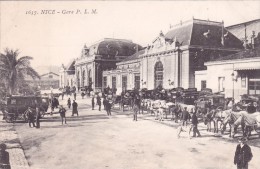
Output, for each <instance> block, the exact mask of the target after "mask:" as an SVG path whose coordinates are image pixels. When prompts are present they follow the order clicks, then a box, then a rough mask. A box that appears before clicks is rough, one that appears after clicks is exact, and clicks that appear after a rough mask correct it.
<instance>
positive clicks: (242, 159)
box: [234, 138, 253, 169]
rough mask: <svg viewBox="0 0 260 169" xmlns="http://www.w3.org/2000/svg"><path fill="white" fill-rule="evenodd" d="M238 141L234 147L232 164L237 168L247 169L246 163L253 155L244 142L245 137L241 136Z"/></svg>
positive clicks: (245, 140)
mask: <svg viewBox="0 0 260 169" xmlns="http://www.w3.org/2000/svg"><path fill="white" fill-rule="evenodd" d="M238 141H239V144H238V145H237V148H236V152H235V157H234V164H235V165H237V169H248V163H249V161H250V160H251V159H252V157H253V154H252V152H251V148H250V147H249V146H248V145H247V144H246V142H247V139H246V138H241V139H239V140H238Z"/></svg>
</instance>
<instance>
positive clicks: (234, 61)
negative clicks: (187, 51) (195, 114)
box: [195, 48, 260, 100]
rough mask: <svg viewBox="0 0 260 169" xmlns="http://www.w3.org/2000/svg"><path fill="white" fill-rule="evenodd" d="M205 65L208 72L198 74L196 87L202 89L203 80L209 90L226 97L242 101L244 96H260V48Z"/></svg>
mask: <svg viewBox="0 0 260 169" xmlns="http://www.w3.org/2000/svg"><path fill="white" fill-rule="evenodd" d="M205 65H206V66H207V70H206V71H198V72H196V86H195V87H197V88H200V87H201V86H200V84H201V80H206V81H207V87H208V88H211V89H212V90H213V92H219V93H223V94H225V97H231V98H234V99H236V100H240V98H241V96H242V95H244V94H249V95H260V48H255V49H251V50H244V51H242V52H239V53H236V54H233V55H229V56H227V57H222V58H219V59H217V60H215V61H210V62H206V63H205ZM216 70H217V71H216Z"/></svg>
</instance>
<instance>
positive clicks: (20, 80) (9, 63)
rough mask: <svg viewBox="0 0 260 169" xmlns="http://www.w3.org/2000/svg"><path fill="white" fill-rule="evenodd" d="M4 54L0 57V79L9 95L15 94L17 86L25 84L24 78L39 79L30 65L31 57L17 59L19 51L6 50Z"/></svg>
mask: <svg viewBox="0 0 260 169" xmlns="http://www.w3.org/2000/svg"><path fill="white" fill-rule="evenodd" d="M4 52H5V54H1V55H0V77H1V80H2V82H4V83H5V85H6V87H7V89H8V93H9V94H10V95H12V94H15V93H17V91H18V89H19V86H21V85H22V84H24V83H26V82H25V77H26V76H29V77H32V78H33V79H36V78H38V79H40V76H39V74H38V73H37V72H36V71H35V70H34V69H33V68H32V67H31V65H30V60H32V59H33V58H32V57H30V56H23V57H20V58H18V55H19V51H18V50H10V49H8V48H6V49H5V51H4Z"/></svg>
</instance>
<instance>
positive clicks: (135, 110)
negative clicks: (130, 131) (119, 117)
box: [133, 104, 139, 121]
mask: <svg viewBox="0 0 260 169" xmlns="http://www.w3.org/2000/svg"><path fill="white" fill-rule="evenodd" d="M138 112H139V107H138V105H137V104H134V107H133V117H134V118H133V121H137V113H138Z"/></svg>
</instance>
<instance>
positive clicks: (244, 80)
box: [241, 74, 246, 88]
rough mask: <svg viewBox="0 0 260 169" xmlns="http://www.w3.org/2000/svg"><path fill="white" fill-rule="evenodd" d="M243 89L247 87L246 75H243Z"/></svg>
mask: <svg viewBox="0 0 260 169" xmlns="http://www.w3.org/2000/svg"><path fill="white" fill-rule="evenodd" d="M241 87H243V88H245V87H246V76H245V74H242V75H241Z"/></svg>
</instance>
